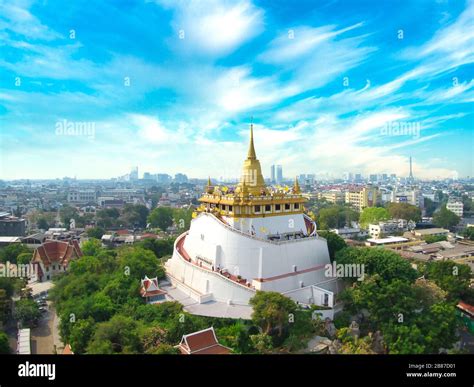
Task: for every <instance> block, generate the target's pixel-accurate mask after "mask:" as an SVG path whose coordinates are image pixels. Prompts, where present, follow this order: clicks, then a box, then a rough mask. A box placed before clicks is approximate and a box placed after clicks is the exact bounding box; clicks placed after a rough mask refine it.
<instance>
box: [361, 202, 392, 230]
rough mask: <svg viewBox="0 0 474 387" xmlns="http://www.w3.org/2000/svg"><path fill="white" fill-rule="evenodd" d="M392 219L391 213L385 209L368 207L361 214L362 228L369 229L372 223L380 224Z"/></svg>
mask: <svg viewBox="0 0 474 387" xmlns="http://www.w3.org/2000/svg"><path fill="white" fill-rule="evenodd" d="M388 219H390V213H389V212H388V210H387V209H385V208H383V207H367V208H364V210H363V211H362V213H361V214H360V218H359V221H360V225H361V227H367V226H368V225H369V224H371V223H378V222H380V221H383V220H388Z"/></svg>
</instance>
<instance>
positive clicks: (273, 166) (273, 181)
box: [271, 164, 276, 183]
mask: <svg viewBox="0 0 474 387" xmlns="http://www.w3.org/2000/svg"><path fill="white" fill-rule="evenodd" d="M275 170H276V166H275V165H274V164H273V165H272V166H271V182H272V183H275V182H276V173H275Z"/></svg>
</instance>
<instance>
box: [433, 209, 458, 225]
mask: <svg viewBox="0 0 474 387" xmlns="http://www.w3.org/2000/svg"><path fill="white" fill-rule="evenodd" d="M460 220H461V218H460V217H459V216H457V215H456V214H455V213H454V212H452V211H450V210H448V209H447V208H446V206H442V207H441V209H440V210H439V211H438V212H435V214H434V215H433V223H434V224H435V225H436V226H438V227H442V228H447V229H449V230H452V229H453V228H454V226H457V225H458V223H459V221H460Z"/></svg>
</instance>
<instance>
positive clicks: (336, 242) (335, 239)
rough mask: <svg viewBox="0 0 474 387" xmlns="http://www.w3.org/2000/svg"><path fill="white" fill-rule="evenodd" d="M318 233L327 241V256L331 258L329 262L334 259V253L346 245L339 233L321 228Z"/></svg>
mask: <svg viewBox="0 0 474 387" xmlns="http://www.w3.org/2000/svg"><path fill="white" fill-rule="evenodd" d="M318 235H319V236H320V237H322V238H324V239H326V241H327V242H328V250H329V257H330V258H331V262H332V261H334V258H335V256H336V253H337V252H338V251H339V250H342V249H343V248H344V247H346V246H347V244H346V242H345V241H344V239H342V238H341V237H340V236H339V235H337V234H335V233H333V232H330V231H324V230H323V231H319V232H318Z"/></svg>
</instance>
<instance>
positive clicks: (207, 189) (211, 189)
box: [206, 176, 214, 193]
mask: <svg viewBox="0 0 474 387" xmlns="http://www.w3.org/2000/svg"><path fill="white" fill-rule="evenodd" d="M213 191H214V187H213V186H212V183H211V176H209V177H208V178H207V186H206V192H207V193H212V192H213Z"/></svg>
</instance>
